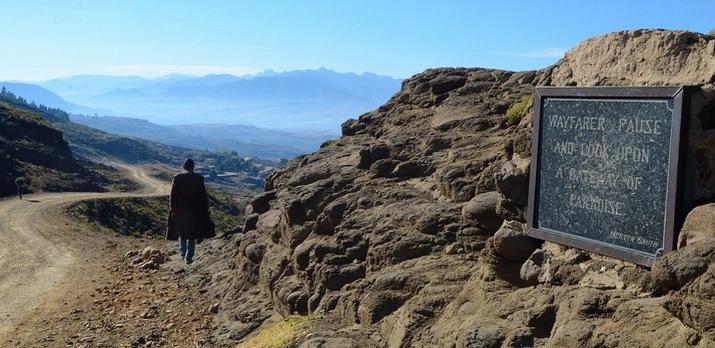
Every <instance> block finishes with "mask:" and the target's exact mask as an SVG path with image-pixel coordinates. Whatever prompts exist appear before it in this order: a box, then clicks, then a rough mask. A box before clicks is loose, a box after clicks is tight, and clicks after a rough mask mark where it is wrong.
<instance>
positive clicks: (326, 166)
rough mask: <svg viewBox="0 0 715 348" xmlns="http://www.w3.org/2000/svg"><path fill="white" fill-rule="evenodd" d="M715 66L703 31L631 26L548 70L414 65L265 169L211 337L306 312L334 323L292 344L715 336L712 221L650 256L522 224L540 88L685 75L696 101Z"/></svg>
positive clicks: (705, 179)
mask: <svg viewBox="0 0 715 348" xmlns="http://www.w3.org/2000/svg"><path fill="white" fill-rule="evenodd" d="M713 64H715V39H714V38H713V37H710V36H707V35H701V34H695V33H688V32H679V31H660V30H652V31H651V30H637V31H626V32H620V33H613V34H608V35H604V36H601V37H597V38H594V39H590V40H587V41H585V42H584V43H582V44H581V45H579V46H577V47H576V48H575V49H574V50H572V51H570V52H569V53H567V54H566V57H565V58H564V59H563V60H562V61H560V62H559V63H558V64H556V65H555V66H552V67H549V68H547V69H544V70H539V71H529V72H518V73H516V72H509V71H500V70H489V69H463V68H459V69H447V68H445V69H431V70H427V71H425V72H423V73H421V74H418V75H415V76H413V77H412V78H410V79H408V80H406V81H405V82H404V83H403V85H402V89H401V91H400V92H399V93H398V94H396V95H395V96H393V97H392V99H390V101H389V102H387V103H386V104H384V105H382V106H381V107H379V108H378V109H377V110H375V111H372V112H369V113H367V114H364V115H362V116H360V118H359V119H357V120H350V121H348V122H346V123H345V124H344V125H343V137H342V138H340V139H339V140H335V141H332V142H329V143H326V144H324V145H323V146H322V148H321V149H320V150H319V151H317V152H315V153H313V154H310V155H306V156H301V157H299V158H297V159H295V160H293V161H291V162H290V163H289V164H288V165H287V166H286V167H284V168H282V169H280V170H278V171H277V172H276V173H274V174H273V175H271V177H270V178H269V179H268V180H267V183H266V192H264V193H263V194H261V195H259V196H257V197H256V198H255V199H254V200H253V201H252V203H251V205H250V207H249V208H248V209H247V211H246V213H247V218H246V222H245V226H244V231H243V232H244V233H243V234H240V235H236V236H234V237H232V239H230V240H229V241H228V242H227V243H225V244H223V245H222V246H220V247H219V248H220V249H221V250H222V252H221V254H220V256H217V257H216V259H215V262H214V263H213V265H211V264H208V265H206V266H205V268H204V272H205V273H204V279H211V282H210V283H209V284H205V289H206V291H208V294H209V295H210V296H213V297H217V298H220V299H221V307H220V308H221V310H220V311H219V314H218V319H217V322H218V323H219V327H218V328H217V329H216V330H215V333H214V338H215V339H216V340H218V341H220V342H223V343H224V344H226V345H229V344H230V343H231V342H239V341H241V340H244V339H249V340H250V338H251V337H252V335H256V333H257V332H260V329H261V327H262V326H263V327H268V326H270V325H271V323H272V322H274V321H275V320H276V318H283V317H287V316H288V315H291V314H300V315H307V314H309V313H312V314H316V315H318V316H320V317H322V318H326V320H329V321H330V322H331V323H333V326H332V327H331V328H330V329H326V330H321V331H317V332H314V333H312V334H310V335H307V336H305V337H301V338H300V339H299V341H300V342H298V343H297V344H299V345H300V347H331V346H341V347H343V346H344V347H357V346H389V347H500V346H502V347H528V346H550V347H593V346H597V347H646V346H658V347H676V346H677V347H686V346H697V347H712V346H715V330H714V329H713V328H715V317H713V315H712V313H715V307H714V306H715V295H713V294H715V282H714V281H713V280H714V279H715V276H714V275H715V273H714V272H715V263H714V262H715V240H712V239H715V236H711V235H712V231H715V226H708V224H707V223H700V225H698V224H695V225H698V226H704V227H703V228H701V229H700V230H697V228H696V229H694V230H693V231H694V232H692V233H694V234H695V235H699V236H701V237H702V236H704V235H707V233H710V237H702V238H700V240H699V242H697V243H690V244H688V246H686V247H684V248H682V249H680V250H678V251H676V252H673V253H670V254H668V255H667V256H666V257H664V258H661V259H659V260H658V261H657V262H656V264H655V265H654V266H653V268H652V270H648V269H646V268H642V267H638V266H636V265H633V264H629V263H626V262H623V261H620V260H616V259H612V258H608V257H602V256H599V255H595V254H591V253H588V252H584V251H580V250H576V249H572V248H566V247H561V246H558V245H555V244H552V243H543V242H541V241H538V240H535V239H531V238H529V237H527V236H525V235H524V224H523V222H524V219H525V212H526V194H527V190H528V179H527V178H528V173H529V161H528V159H529V156H530V146H531V135H530V133H531V127H532V123H531V116H530V115H531V99H530V98H529V96H530V95H531V94H533V92H534V88H535V86H539V85H542V86H543V85H558V86H566V85H568V86H571V85H579V86H593V85H597V86H603V85H664V84H676V85H677V84H692V85H697V86H699V91H698V93H700V94H699V96H700V98H702V100H704V101H707V100H712V99H713V94H714V93H713V90H714V88H713V86H712V82H713V81H715V79H714V78H715V70H713V66H714V65H713ZM710 103H711V102H706V103H705V106H703V105H699V106H698V107H697V108H696V109H694V111H693V112H694V115H695V116H693V117H692V118H691V122H692V127H691V144H689V146H690V147H689V151H692V152H693V153H696V154H698V155H697V156H695V158H696V159H697V166H698V168H700V169H699V171H700V173H699V176H698V178H696V179H694V181H693V184H694V185H696V186H697V187H699V192H700V196H701V197H700V199H701V200H702V201H704V202H712V201H715V195H711V194H712V192H713V191H711V190H712V181H711V180H712V179H711V178H712V176H711V171H712V168H713V167H712V166H710V165H709V164H708V163H712V162H711V161H712V159H713V158H715V156H713V146H712V144H714V142H713V139H715V134H713V133H714V132H715V130H714V129H713V128H712V126H711V125H712V123H711V122H710V120H711V119H712V118H713V117H715V115H714V114H713V112H712V108H711V107H707V105H711V104H710ZM708 144H710V145H708ZM694 213H695V211H694ZM698 221H706V220H705V219H700V220H698ZM707 221H709V220H707ZM698 231H699V232H698ZM693 240H695V239H693ZM226 258H230V259H231V264H230V265H228V266H226V265H225V264H224V263H225V261H224V260H225V259H226ZM207 263H209V262H207Z"/></svg>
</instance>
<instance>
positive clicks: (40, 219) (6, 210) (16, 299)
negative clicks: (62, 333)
mask: <svg viewBox="0 0 715 348" xmlns="http://www.w3.org/2000/svg"><path fill="white" fill-rule="evenodd" d="M112 165H113V166H115V167H120V168H122V169H123V170H125V171H126V172H127V173H128V174H129V175H130V176H131V178H132V179H133V180H135V181H136V182H137V183H139V184H140V185H141V188H140V189H138V190H137V191H133V192H126V193H118V192H112V193H91V192H90V193H86V192H72V193H39V194H32V195H27V196H24V197H23V198H24V199H23V200H19V199H16V198H6V199H3V200H0V337H4V336H5V335H6V334H7V332H8V331H9V330H11V329H12V328H13V327H14V326H16V325H17V323H18V322H19V321H20V320H21V319H22V318H23V317H24V314H26V313H27V312H28V311H30V310H31V309H32V308H34V306H35V305H36V304H37V303H39V302H40V301H42V300H43V296H44V295H46V294H47V293H48V292H50V291H51V290H58V289H53V288H54V287H55V286H56V285H57V284H58V282H59V281H60V280H61V279H62V278H63V277H64V276H65V275H66V273H67V272H68V270H69V269H71V268H72V267H73V266H74V265H76V264H77V263H78V262H79V260H82V259H83V258H82V255H76V251H75V250H73V249H72V248H71V247H69V246H67V245H63V244H62V243H57V242H55V241H52V240H50V239H49V238H48V237H47V236H48V235H50V234H53V233H54V234H56V233H57V232H58V231H59V230H60V229H63V228H66V226H64V225H62V224H60V223H59V219H58V217H57V216H52V214H48V211H49V210H50V208H54V207H57V206H60V205H64V204H68V203H72V202H76V201H82V200H87V199H97V198H120V197H150V196H162V195H166V194H168V192H169V187H168V185H167V184H166V183H164V182H161V181H160V180H158V179H155V178H153V177H151V176H150V175H148V174H147V173H146V172H145V171H144V170H143V169H142V168H140V167H135V166H129V165H125V164H118V163H112ZM60 232H61V231H60Z"/></svg>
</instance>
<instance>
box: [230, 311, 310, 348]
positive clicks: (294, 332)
mask: <svg viewBox="0 0 715 348" xmlns="http://www.w3.org/2000/svg"><path fill="white" fill-rule="evenodd" d="M313 320H315V318H314V317H312V316H305V317H299V316H295V317H289V318H286V319H285V320H283V321H281V322H278V323H275V324H272V325H270V326H268V327H267V328H265V329H262V330H261V331H260V332H259V333H258V334H257V335H256V336H253V337H251V338H249V339H248V340H247V341H245V342H243V343H240V344H238V345H237V346H236V348H280V347H289V346H292V345H294V344H295V343H296V341H297V340H298V339H299V338H301V337H302V336H304V335H305V334H306V333H307V332H308V330H309V328H310V324H311V322H312V321H313Z"/></svg>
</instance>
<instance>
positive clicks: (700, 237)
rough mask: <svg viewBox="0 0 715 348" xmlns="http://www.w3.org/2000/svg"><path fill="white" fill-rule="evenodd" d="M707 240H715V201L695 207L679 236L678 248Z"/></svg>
mask: <svg viewBox="0 0 715 348" xmlns="http://www.w3.org/2000/svg"><path fill="white" fill-rule="evenodd" d="M705 240H715V203H710V204H705V205H701V206H699V207H696V208H695V209H693V210H692V211H691V212H690V213H689V214H688V217H687V218H686V219H685V224H683V228H681V229H680V235H679V236H678V248H682V247H685V246H688V245H690V244H693V243H698V242H702V241H705Z"/></svg>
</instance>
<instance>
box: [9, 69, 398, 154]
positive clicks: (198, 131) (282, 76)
mask: <svg viewBox="0 0 715 348" xmlns="http://www.w3.org/2000/svg"><path fill="white" fill-rule="evenodd" d="M400 83H401V82H400V80H398V79H393V78H390V77H385V76H379V75H375V74H370V73H365V74H360V75H358V74H353V73H337V72H335V71H332V70H328V69H318V70H298V71H289V72H282V73H278V72H275V71H270V70H267V71H264V72H262V73H259V74H256V75H251V76H240V77H239V76H233V75H227V74H220V75H207V76H200V77H199V76H192V75H182V74H172V75H168V76H164V77H161V78H157V79H146V78H142V77H139V76H105V75H78V76H73V77H69V78H64V79H55V80H50V81H44V82H41V83H39V85H35V84H30V83H21V82H0V86H4V87H5V88H6V89H7V90H9V91H11V92H13V93H15V94H16V95H18V96H22V97H23V98H25V99H27V100H28V101H33V102H35V103H36V104H42V105H46V106H48V107H51V108H58V109H62V110H65V111H67V112H69V113H70V114H72V116H71V118H72V120H73V121H75V122H77V123H81V124H84V125H87V126H90V127H94V128H97V129H100V130H103V131H106V132H110V133H116V134H121V135H125V136H131V137H137V138H144V139H149V140H153V141H157V142H161V143H164V144H168V145H175V146H183V147H190V148H195V149H202V150H212V151H225V150H229V151H237V152H238V153H240V154H242V155H248V156H252V157H260V158H267V159H278V158H292V157H295V156H297V155H299V154H303V153H309V152H312V151H315V150H316V149H317V148H318V146H319V145H320V143H322V142H323V141H325V140H328V139H331V138H334V137H337V136H338V135H339V134H340V124H341V123H342V122H344V121H345V120H346V119H347V118H350V117H356V116H358V115H360V114H362V113H364V112H367V111H370V110H372V109H374V108H376V107H377V106H378V105H380V104H382V103H384V102H385V101H386V100H387V99H389V98H390V97H391V96H392V94H393V93H395V92H396V91H397V90H398V89H399V87H400ZM68 100H71V101H68ZM97 115H100V116H97ZM106 115H121V117H119V116H106Z"/></svg>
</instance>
